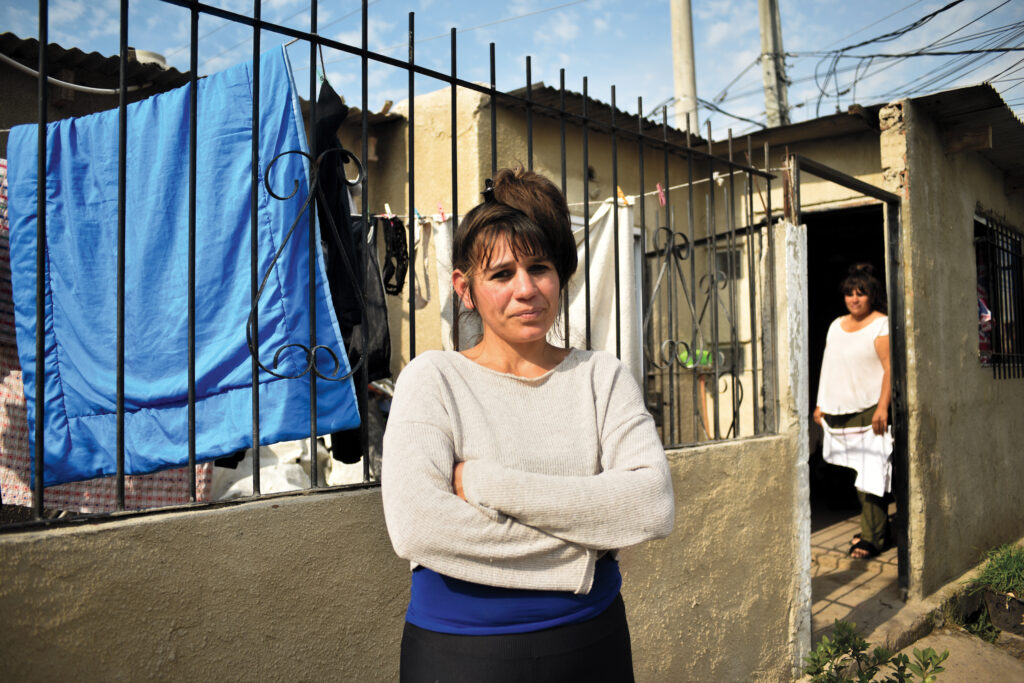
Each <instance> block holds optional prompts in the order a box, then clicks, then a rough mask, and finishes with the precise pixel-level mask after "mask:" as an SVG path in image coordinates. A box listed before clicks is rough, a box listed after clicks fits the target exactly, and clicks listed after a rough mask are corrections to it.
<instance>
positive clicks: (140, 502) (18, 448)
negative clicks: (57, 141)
mask: <svg viewBox="0 0 1024 683" xmlns="http://www.w3.org/2000/svg"><path fill="white" fill-rule="evenodd" d="M8 232H9V228H8V222H7V161H6V160H4V159H0V496H2V500H3V504H4V505H23V506H25V507H29V506H31V505H32V490H31V488H30V483H31V478H30V477H31V475H30V472H31V467H30V464H31V457H32V455H31V452H30V450H29V440H28V418H27V414H26V410H25V392H24V389H23V387H22V383H21V365H20V364H19V362H18V350H17V347H16V342H15V337H14V302H13V300H12V298H11V265H10V248H9V245H8ZM212 474H213V464H212V463H204V464H201V465H199V466H198V467H197V468H196V500H198V501H206V500H209V494H210V480H211V478H212ZM116 486H117V485H116V482H115V480H114V477H104V478H102V479H90V480H88V481H79V482H75V483H73V484H62V485H60V486H51V487H49V488H47V489H45V490H44V492H43V506H44V507H45V508H46V509H48V510H70V511H73V512H111V511H113V510H116V509H117V488H116ZM188 489H189V486H188V468H187V467H183V468H179V469H174V470H166V471H164V472H156V473H154V474H146V475H142V476H130V477H125V480H124V498H125V501H124V503H125V508H126V509H128V510H141V509H144V508H152V507H163V506H166V505H180V504H182V503H187V502H189V495H188V493H189V491H188Z"/></svg>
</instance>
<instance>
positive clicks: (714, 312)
mask: <svg viewBox="0 0 1024 683" xmlns="http://www.w3.org/2000/svg"><path fill="white" fill-rule="evenodd" d="M707 129H708V153H709V154H710V152H711V121H708V122H707ZM716 210H717V206H716V205H715V162H714V158H713V157H710V156H709V157H708V226H707V227H708V233H709V235H710V237H711V240H710V242H711V249H709V250H708V262H709V263H710V265H711V267H710V268H709V270H708V275H709V276H710V280H709V281H708V287H709V290H708V304H709V305H710V306H711V346H712V348H713V349H714V354H713V355H714V357H713V358H712V361H711V363H712V364H711V368H712V372H713V373H714V378H715V386H714V389H713V391H712V393H711V404H712V409H713V415H714V422H715V424H714V426H713V431H714V434H715V439H716V440H717V439H721V438H722V434H721V429H720V425H719V422H720V419H719V401H718V382H719V373H720V370H721V363H720V362H719V358H720V357H721V352H720V351H719V348H718V236H717V235H716V234H715V231H716V227H715V226H716ZM705 391H706V389H705ZM701 400H702V401H703V400H704V397H701Z"/></svg>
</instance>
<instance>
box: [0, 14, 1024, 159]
mask: <svg viewBox="0 0 1024 683" xmlns="http://www.w3.org/2000/svg"><path fill="white" fill-rule="evenodd" d="M208 2H209V4H212V5H214V6H217V7H222V8H225V9H229V10H232V11H236V12H239V13H243V14H251V12H252V6H253V3H252V0H208ZM950 2H951V0H934V1H933V0H859V1H858V2H849V1H848V0H814V1H810V0H780V3H781V14H782V31H783V46H784V48H785V50H786V52H787V53H791V54H790V56H788V57H787V60H786V61H787V68H788V74H787V75H788V77H789V78H790V79H791V80H792V81H793V82H792V84H791V85H790V88H789V103H790V105H791V106H792V107H793V109H792V111H791V118H792V120H794V121H802V120H805V119H807V118H813V117H814V116H815V115H818V114H820V115H824V114H829V113H832V112H834V111H836V109H837V107H838V108H840V109H842V110H845V109H846V108H847V107H848V106H849V105H850V104H852V103H854V102H857V103H859V104H865V105H866V104H876V103H879V102H885V101H889V100H892V99H895V98H897V97H899V96H903V95H920V94H925V93H928V92H937V91H940V90H946V89H949V88H952V87H956V86H958V85H967V84H975V83H980V82H982V81H985V80H992V79H994V81H993V84H994V85H995V87H996V88H997V89H998V90H999V91H1000V93H1002V94H1003V97H1004V99H1005V100H1006V101H1007V103H1008V104H1010V105H1011V107H1013V109H1014V111H1015V112H1017V114H1018V116H1020V115H1022V114H1024V86H1021V85H1020V84H1021V83H1024V52H1008V53H1004V54H980V55H963V56H945V57H940V56H920V57H913V58H907V59H902V60H893V59H876V60H874V62H873V63H871V64H867V63H865V62H857V61H855V60H845V59H844V60H842V61H840V62H839V64H838V66H839V72H838V83H839V88H838V90H839V91H840V93H841V94H840V95H839V96H838V97H836V95H835V93H836V90H837V88H836V87H835V82H834V81H829V83H828V84H827V88H826V90H827V96H824V97H823V96H822V95H821V92H822V91H821V89H820V88H819V86H818V85H817V84H816V83H815V72H816V70H817V72H818V80H821V79H822V76H823V75H824V74H825V73H826V72H827V66H828V63H829V62H828V60H827V59H826V58H824V57H823V56H822V54H821V53H824V52H827V51H829V50H834V49H837V48H840V47H845V46H848V45H852V44H855V43H859V42H861V41H864V40H868V39H870V38H874V37H876V36H879V35H882V34H885V33H889V32H892V31H896V30H897V29H900V28H903V27H906V26H908V25H910V24H912V23H913V22H915V21H917V20H918V19H920V18H922V17H924V16H925V15H927V14H929V13H931V12H934V11H936V10H938V9H940V8H942V7H944V6H945V5H948V4H949V3H950ZM118 8H119V2H118V1H117V0H90V1H89V2H88V3H86V2H82V0H51V2H50V12H49V16H50V40H51V41H52V42H58V43H60V44H62V45H64V46H65V47H72V46H75V47H79V48H81V49H84V50H86V51H91V50H96V51H98V52H101V53H103V54H109V55H112V54H116V53H117V45H118V20H117V18H118V11H119V9H118ZM359 8H360V2H359V1H358V0H330V1H328V2H324V1H321V2H320V4H319V5H318V9H317V13H318V26H319V32H320V33H321V34H322V35H325V36H327V37H329V38H332V39H334V40H338V41H341V42H347V43H351V44H356V45H358V43H359V36H360V12H359ZM410 11H413V12H415V13H416V19H415V23H416V37H417V45H416V61H417V62H418V63H421V64H424V65H426V66H429V67H431V68H434V69H437V70H439V71H442V72H445V73H447V72H448V71H449V69H450V63H451V56H450V53H449V45H450V40H449V36H448V34H449V30H450V29H451V28H452V27H454V28H456V29H457V30H458V31H459V32H460V33H459V38H458V41H459V42H458V45H459V48H458V58H459V59H458V70H459V76H460V77H461V78H466V79H468V80H476V81H487V80H488V45H489V43H490V42H495V43H496V44H497V47H496V54H497V83H498V87H499V89H502V90H509V89H513V88H517V87H520V86H522V85H525V81H526V77H525V57H526V56H527V55H531V56H532V61H533V78H534V81H535V82H537V81H544V82H545V83H547V84H549V85H557V84H558V73H559V68H565V70H566V86H567V88H569V89H571V90H575V91H580V90H582V84H583V77H584V76H588V85H589V93H590V95H591V96H592V97H596V98H598V99H601V100H604V101H606V102H607V101H609V100H610V98H611V92H610V89H611V86H612V85H613V84H614V85H615V86H616V96H617V103H618V105H619V107H620V108H621V109H625V110H627V111H630V112H635V111H636V108H637V97H638V96H642V97H643V98H644V105H645V106H644V109H645V112H644V113H650V112H651V110H652V109H654V107H655V106H656V105H658V104H659V103H662V102H664V101H665V100H667V99H668V98H671V97H672V95H673V82H672V45H671V36H670V10H669V3H668V2H667V0H628V1H626V0H576V1H575V2H573V1H571V0H507V1H505V2H500V3H499V2H485V1H482V0H417V1H414V0H370V2H369V14H370V21H369V40H370V47H371V49H373V50H375V51H378V52H383V53H385V54H388V55H390V56H392V57H395V58H399V59H405V58H406V57H407V54H408V48H407V41H408V25H409V19H408V14H409V12H410ZM757 12H758V10H757V0H694V2H693V18H694V39H695V51H696V63H697V90H698V96H699V97H701V98H702V99H705V100H709V101H715V102H716V103H717V105H718V106H719V107H720V108H721V109H723V110H725V111H726V112H729V113H731V114H734V115H736V116H738V117H742V118H745V119H752V120H754V121H758V120H760V121H763V120H764V97H763V92H762V90H761V72H760V68H759V67H758V66H752V65H753V64H754V62H755V60H756V59H757V56H758V54H759V52H760V42H759V37H758V14H757ZM262 13H263V18H264V19H265V20H267V21H272V22H275V23H281V24H284V25H287V26H292V27H295V28H301V29H304V30H308V28H309V18H310V0H264V1H263V3H262ZM37 21H38V20H37V9H36V3H35V2H32V1H31V0H0V30H8V31H12V32H14V33H16V34H18V35H19V36H22V37H29V36H36V35H37ZM199 34H200V51H199V63H200V72H201V73H212V72H215V71H217V70H220V69H223V68H225V67H228V66H231V65H232V64H236V63H238V62H240V61H243V60H246V59H248V58H249V55H250V52H251V50H252V43H251V30H250V29H244V28H243V27H239V26H235V25H231V24H229V23H228V22H226V21H223V20H220V19H216V18H212V17H209V16H203V17H202V19H201V22H200V27H199ZM188 35H189V17H188V12H187V11H186V10H184V9H181V8H179V7H176V6H172V5H169V4H167V3H164V2H161V0H132V2H131V6H130V11H129V44H130V45H132V46H133V47H136V48H140V49H146V50H151V51H154V52H159V53H161V54H163V55H165V56H166V58H167V60H168V62H169V63H170V64H171V65H172V66H175V67H177V68H179V69H182V70H187V69H188V65H189V51H188ZM284 40H285V39H284V38H282V37H281V36H279V35H276V34H273V33H271V32H264V33H263V36H262V38H261V41H262V45H263V48H264V49H267V48H269V47H270V46H272V45H275V44H279V43H281V42H284ZM996 45H998V46H1004V47H1005V46H1018V47H1019V46H1022V45H1024V2H1020V1H1019V0H963V1H962V2H960V3H959V4H956V5H955V6H954V7H952V8H950V9H948V10H946V11H944V12H942V13H941V14H939V15H937V16H936V17H935V18H934V19H932V20H931V21H929V22H927V23H925V24H924V25H922V26H920V27H919V28H916V29H914V30H911V31H908V32H906V33H905V34H903V35H901V36H899V37H896V38H895V39H893V40H890V41H886V42H880V43H873V44H870V45H865V46H862V47H859V48H855V49H853V50H850V52H849V54H856V55H866V54H877V53H885V54H902V53H906V52H909V51H914V50H920V49H922V48H926V47H928V46H932V47H931V48H930V49H943V50H964V49H970V48H979V47H986V48H991V47H994V46H996ZM808 53H814V54H808ZM289 54H290V55H291V57H292V61H293V65H294V66H295V68H296V70H297V71H298V73H297V80H298V82H299V83H300V88H302V89H303V90H302V91H303V92H304V96H305V90H308V79H309V76H308V73H309V72H308V68H309V49H308V47H307V46H306V45H304V44H301V43H296V44H294V45H293V46H291V47H290V48H289ZM324 60H325V63H326V70H327V74H328V77H329V79H330V81H331V83H332V84H333V85H334V86H335V89H337V90H338V91H339V92H341V93H342V94H343V95H345V96H346V98H347V99H348V101H349V102H350V103H353V104H358V102H359V93H360V82H359V62H358V60H357V59H355V58H352V57H349V56H348V55H345V54H344V53H340V52H336V51H333V50H327V51H325V53H324ZM858 64H859V66H860V69H859V70H857V69H856V67H857V66H858ZM748 67H750V68H748ZM734 80H735V82H733V81H734ZM730 83H731V85H730ZM727 86H728V89H727V90H726V88H727ZM440 87H443V84H442V83H440V82H438V81H436V80H433V79H430V78H426V77H420V78H417V81H416V90H417V92H418V93H424V92H430V91H432V90H436V89H438V88H440ZM407 88H408V83H407V76H406V74H405V72H404V71H401V70H398V69H394V68H391V67H388V66H385V65H374V66H371V70H370V108H371V109H373V110H377V109H379V107H380V106H381V105H382V103H383V102H384V100H394V101H396V102H397V101H400V100H402V99H405V97H406V96H407V92H408V90H407ZM723 91H724V92H723ZM844 91H845V92H844ZM709 113H710V112H709V110H707V109H702V110H701V112H700V117H701V120H702V121H705V120H707V118H708V116H709ZM659 118H660V116H659ZM669 120H670V123H672V122H673V117H672V112H671V110H670V119H669ZM710 121H711V123H712V127H713V131H714V137H715V138H716V139H717V138H720V137H722V136H724V135H725V133H726V130H727V129H728V128H730V127H731V128H732V129H733V131H734V134H737V135H739V134H742V133H744V132H747V131H749V130H752V129H753V128H754V126H753V125H751V124H750V123H748V122H745V121H742V120H739V119H735V118H731V117H729V116H727V115H725V114H721V113H715V114H711V115H710ZM702 125H703V124H702Z"/></svg>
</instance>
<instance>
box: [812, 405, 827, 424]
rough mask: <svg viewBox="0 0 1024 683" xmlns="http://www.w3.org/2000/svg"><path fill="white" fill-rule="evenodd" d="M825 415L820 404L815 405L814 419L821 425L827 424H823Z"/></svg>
mask: <svg viewBox="0 0 1024 683" xmlns="http://www.w3.org/2000/svg"><path fill="white" fill-rule="evenodd" d="M823 415H824V413H823V412H821V408H819V407H818V406H814V421H815V422H817V423H818V426H819V427H824V426H825V425H823V424H822V420H823V419H824V417H822V416H823Z"/></svg>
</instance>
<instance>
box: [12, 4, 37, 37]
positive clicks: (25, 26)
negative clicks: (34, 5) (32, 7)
mask: <svg viewBox="0 0 1024 683" xmlns="http://www.w3.org/2000/svg"><path fill="white" fill-rule="evenodd" d="M4 10H5V13H4V22H3V23H4V24H6V25H7V30H9V31H10V32H11V33H14V34H15V35H17V36H19V37H21V38H25V37H28V36H34V35H36V34H37V33H38V32H39V19H38V18H37V16H36V13H35V12H30V11H28V10H26V9H23V8H21V7H5V8H4Z"/></svg>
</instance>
